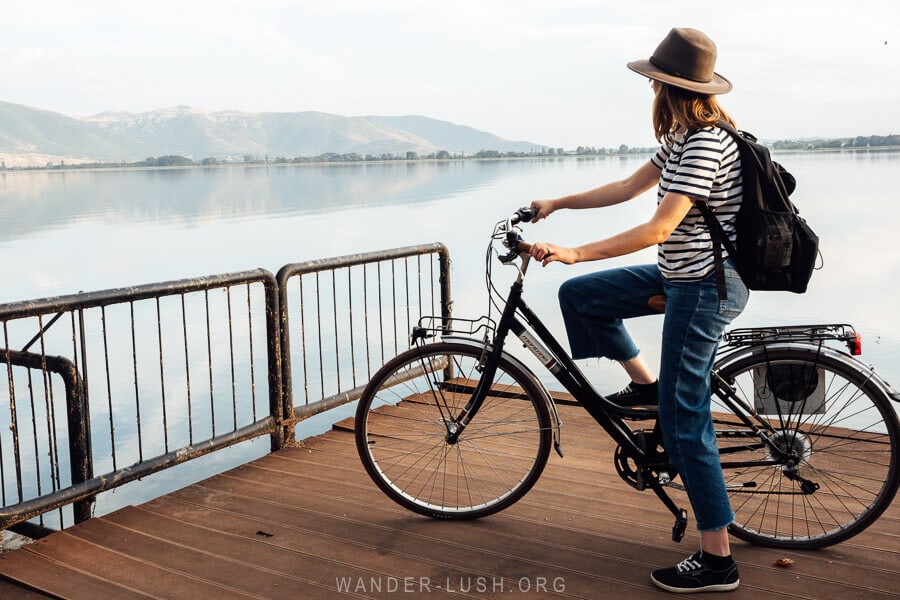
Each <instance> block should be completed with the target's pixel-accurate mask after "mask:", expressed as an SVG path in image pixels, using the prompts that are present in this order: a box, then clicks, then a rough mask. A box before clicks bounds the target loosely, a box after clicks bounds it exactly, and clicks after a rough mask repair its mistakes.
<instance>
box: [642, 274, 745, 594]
mask: <svg viewBox="0 0 900 600" xmlns="http://www.w3.org/2000/svg"><path fill="white" fill-rule="evenodd" d="M726 287H727V291H728V299H727V300H725V301H720V300H719V298H718V293H717V290H716V284H715V275H713V276H712V277H711V278H707V279H705V280H704V281H702V282H695V283H686V284H685V283H677V282H667V285H666V320H665V323H664V325H663V349H662V359H661V365H660V377H659V385H660V398H659V424H660V427H661V430H662V434H663V445H664V446H665V448H666V453H667V455H668V457H669V460H670V461H671V462H672V464H673V465H674V466H675V468H676V469H677V470H678V473H679V475H680V477H681V480H682V483H683V484H684V487H685V489H686V490H687V494H688V499H689V500H690V502H691V507H692V508H693V511H694V518H695V519H696V522H697V528H698V529H699V530H700V546H701V550H700V551H699V552H697V553H696V554H694V555H692V556H690V557H689V558H687V559H686V560H683V561H682V562H680V563H678V564H677V565H675V566H674V567H670V568H667V569H658V570H656V571H654V572H653V574H652V575H651V580H652V581H653V583H654V584H656V585H657V586H658V587H660V588H662V589H665V590H668V591H671V592H697V591H728V590H733V589H735V588H737V587H738V585H739V584H740V576H739V574H738V569H737V565H736V564H735V563H734V560H733V559H732V557H731V548H730V545H729V543H728V530H727V529H726V528H727V526H728V524H729V523H731V521H732V520H734V513H733V512H732V510H731V503H730V502H729V498H728V492H727V490H726V488H725V481H724V477H723V476H722V466H721V464H720V460H719V452H718V448H717V445H716V434H715V429H714V427H713V422H712V414H711V412H710V405H711V390H710V377H709V375H710V371H711V369H712V365H713V362H714V361H715V355H716V350H717V349H718V345H719V339H720V337H721V335H722V333H723V332H724V330H725V327H727V325H728V324H729V323H730V322H731V320H732V319H734V317H735V316H737V315H738V314H739V313H740V312H741V310H743V308H744V305H745V304H746V302H747V297H748V294H747V288H746V287H744V285H743V283H742V282H741V280H740V278H739V277H738V276H737V273H735V272H734V271H733V270H731V269H726Z"/></svg>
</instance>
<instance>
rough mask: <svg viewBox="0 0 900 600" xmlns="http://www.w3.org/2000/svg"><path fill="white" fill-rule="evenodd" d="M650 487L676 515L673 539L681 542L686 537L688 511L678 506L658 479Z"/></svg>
mask: <svg viewBox="0 0 900 600" xmlns="http://www.w3.org/2000/svg"><path fill="white" fill-rule="evenodd" d="M650 487H651V488H652V489H653V492H654V493H655V494H656V495H657V497H658V498H659V499H660V500H662V503H663V504H665V505H666V508H668V509H669V512H671V513H672V514H673V515H675V525H673V526H672V541H673V542H680V541H681V539H682V538H683V537H684V532H685V531H686V530H687V524H688V514H687V511H686V510H685V509H683V508H678V506H676V504H675V502H674V501H673V500H672V499H671V498H670V497H669V495H668V494H667V493H666V490H664V489H663V486H662V484H661V483H660V482H658V481H656V482H654V483H653V484H652V485H651V486H650Z"/></svg>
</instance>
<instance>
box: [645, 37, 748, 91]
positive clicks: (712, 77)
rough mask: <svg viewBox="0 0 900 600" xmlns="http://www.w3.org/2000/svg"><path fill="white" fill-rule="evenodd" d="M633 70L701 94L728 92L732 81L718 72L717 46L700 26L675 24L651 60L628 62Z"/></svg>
mask: <svg viewBox="0 0 900 600" xmlns="http://www.w3.org/2000/svg"><path fill="white" fill-rule="evenodd" d="M628 68H629V69H631V70H632V71H635V72H637V73H640V74H641V75H646V76H647V77H650V78H651V79H656V80H657V81H662V82H663V83H667V84H669V85H674V86H675V87H680V88H683V89H686V90H690V91H692V92H698V93H701V94H724V93H726V92H729V91H731V82H730V81H728V80H727V79H725V78H724V77H722V76H721V75H719V74H718V73H716V72H715V71H714V69H715V68H716V45H715V43H713V41H712V40H711V39H709V37H707V36H706V34H704V33H703V32H701V31H697V30H696V29H688V28H686V27H675V28H674V29H672V31H670V32H669V34H668V35H667V36H666V37H665V39H663V41H661V42H660V43H659V46H657V47H656V50H654V51H653V56H651V57H650V58H649V59H648V60H635V61H632V62H630V63H628Z"/></svg>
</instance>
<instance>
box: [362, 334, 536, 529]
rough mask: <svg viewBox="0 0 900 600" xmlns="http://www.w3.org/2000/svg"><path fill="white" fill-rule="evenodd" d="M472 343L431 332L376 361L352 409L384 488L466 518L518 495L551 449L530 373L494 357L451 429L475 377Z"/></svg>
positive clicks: (413, 503) (426, 511)
mask: <svg viewBox="0 0 900 600" xmlns="http://www.w3.org/2000/svg"><path fill="white" fill-rule="evenodd" d="M482 354H483V353H482V351H481V349H480V348H478V347H475V346H473V345H470V344H465V343H459V342H438V343H434V344H428V345H425V346H421V347H415V348H412V349H410V350H408V351H406V352H404V353H403V354H400V355H399V356H397V357H396V358H394V359H392V360H391V361H389V362H388V363H387V364H385V365H384V367H382V368H381V369H380V370H379V371H378V372H377V373H376V374H375V376H374V377H373V378H372V380H371V381H370V382H369V384H368V385H367V386H366V389H365V391H364V392H363V395H362V398H360V400H359V405H358V406H357V410H356V423H355V435H356V448H357V451H358V452H359V456H360V458H361V459H362V462H363V465H364V466H365V468H366V471H367V472H368V473H369V476H371V478H372V480H373V481H374V482H375V483H376V484H377V485H378V487H379V488H381V490H382V491H384V492H385V493H386V494H387V495H388V496H389V497H390V498H392V499H393V500H395V501H396V502H397V503H399V504H400V505H402V506H404V507H406V508H408V509H410V510H412V511H415V512H417V513H420V514H423V515H427V516H430V517H435V518H446V519H474V518H477V517H482V516H485V515H489V514H492V513H495V512H497V511H500V510H502V509H504V508H506V507H508V506H510V505H511V504H513V503H514V502H516V501H517V500H519V499H520V498H521V497H522V496H524V495H525V493H526V492H527V491H528V490H529V489H530V488H531V486H532V485H534V483H535V482H536V481H537V479H538V477H539V476H540V474H541V472H542V471H543V469H544V465H545V464H546V463H547V459H548V456H549V453H550V445H551V443H552V422H551V418H550V411H549V409H548V407H547V404H546V401H545V399H544V396H543V394H542V393H541V391H540V389H539V387H538V384H537V383H536V382H535V380H534V376H533V375H531V374H530V373H528V372H527V371H525V370H523V369H521V368H520V367H519V366H517V365H516V364H515V363H513V362H512V361H510V360H508V359H506V358H501V360H500V363H499V364H498V367H497V373H496V375H495V376H494V380H493V383H492V385H491V388H490V392H489V393H488V395H487V397H486V398H485V399H484V403H483V404H482V405H481V407H480V408H479V409H478V412H477V413H476V414H475V416H474V418H473V419H472V420H471V422H469V423H468V425H466V426H465V428H464V429H463V431H462V433H461V434H460V435H459V436H458V438H456V437H455V436H453V435H451V431H453V430H454V428H456V427H457V421H456V419H457V418H458V417H459V415H460V413H461V412H462V411H463V410H465V408H466V406H467V404H468V403H469V401H470V400H471V398H472V392H473V391H474V389H475V386H476V385H477V384H478V381H479V379H480V378H481V371H482V366H483V358H484V357H483V356H482Z"/></svg>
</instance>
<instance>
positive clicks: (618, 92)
mask: <svg viewBox="0 0 900 600" xmlns="http://www.w3.org/2000/svg"><path fill="white" fill-rule="evenodd" d="M723 11H724V9H723ZM727 12H728V14H727V16H726V15H724V14H723V15H719V14H710V13H709V10H708V9H707V8H706V7H703V6H687V7H680V8H679V9H678V12H677V13H675V12H674V11H673V10H672V9H671V8H670V7H669V5H668V4H664V3H663V2H662V1H661V0H653V1H648V2H643V3H640V4H628V5H621V4H620V3H618V2H611V1H606V2H603V1H599V2H598V1H586V0H565V1H563V2H560V3H557V4H554V5H552V6H550V5H547V4H546V3H545V2H539V1H537V0H520V1H517V2H511V1H508V2H507V1H503V0H498V1H496V2H492V3H487V4H486V3H483V2H479V1H476V0H460V2H458V3H454V4H453V5H442V4H425V5H423V4H421V3H417V2H413V1H412V0H385V1H381V2H377V3H371V2H363V1H362V0H348V1H347V2H345V3H341V4H340V5H334V6H332V5H328V6H326V5H320V4H319V3H309V2H299V3H296V2H287V1H286V0H261V1H260V2H257V3H254V4H253V6H249V5H243V4H240V3H236V2H235V3H231V2H224V3H223V2H212V0H198V1H196V2H192V3H187V4H185V3H181V2H178V3H176V2H174V1H173V0H160V2H158V3H156V4H155V9H154V10H153V11H151V12H148V11H146V10H145V9H144V8H143V7H141V6H138V5H131V4H124V5H123V4H121V3H117V2H112V1H111V0H84V2H81V3H77V4H72V3H64V2H60V1H58V0H51V1H50V2H49V6H48V4H47V3H43V4H40V5H35V4H26V5H23V6H22V7H17V9H16V11H11V14H9V15H6V17H5V18H4V20H3V22H2V23H0V49H2V50H3V51H4V54H5V55H6V56H8V57H9V60H8V61H7V64H6V67H7V76H6V77H5V81H6V82H7V89H6V90H3V91H0V96H3V97H5V98H7V99H8V101H9V102H11V103H15V104H22V105H25V106H30V107H35V108H40V109H42V110H48V111H51V112H56V113H60V114H64V115H72V116H91V115H99V114H103V113H116V112H127V113H135V114H139V113H143V112H151V111H153V110H158V109H164V108H169V107H177V106H188V107H192V108H196V109H199V110H204V111H208V112H211V113H216V112H224V111H237V112H247V113H269V112H281V113H285V112H287V113H293V112H320V113H325V114H334V115H346V116H373V115H378V116H405V115H421V116H427V117H428V118H432V119H436V120H440V121H446V122H450V123H454V124H459V125H464V126H467V127H472V128H474V129H477V130H479V131H485V132H490V133H492V134H494V135H497V136H499V137H502V138H504V139H507V140H528V141H530V142H532V143H535V144H540V145H546V146H558V147H565V148H569V147H572V148H574V147H577V146H579V145H582V146H606V147H608V146H612V145H616V144H626V145H628V146H646V145H652V144H654V143H655V142H654V141H653V136H652V129H651V127H650V123H649V120H650V119H649V115H650V104H651V101H652V98H651V95H650V93H649V92H648V90H647V85H646V83H645V80H644V78H642V77H640V76H636V74H635V73H632V72H630V71H628V69H627V68H626V67H625V63H627V62H628V61H630V60H634V59H637V58H646V57H647V56H649V55H650V54H651V53H652V51H653V49H654V48H655V46H656V44H658V43H659V41H660V40H661V39H662V38H663V36H664V35H665V34H666V33H667V32H668V30H669V29H670V28H671V27H672V26H690V27H695V28H698V29H700V30H702V31H704V32H705V33H707V34H708V35H710V37H712V38H713V40H714V41H715V42H716V44H717V46H718V63H717V68H716V70H717V72H719V73H722V74H723V75H725V76H726V77H728V78H729V79H730V80H731V81H733V82H734V84H735V89H734V91H732V92H731V93H730V94H728V95H727V96H724V97H723V99H722V104H723V106H724V107H725V108H726V110H728V112H729V113H730V114H731V115H732V116H733V117H735V119H736V120H737V122H738V124H739V125H740V126H741V127H742V128H744V129H747V130H749V131H753V132H754V133H756V134H757V135H758V136H759V137H760V138H766V139H774V138H791V139H793V138H797V139H800V138H809V137H816V136H824V137H828V138H841V137H853V136H856V135H886V134H892V133H895V132H897V131H898V130H900V114H898V111H897V110H896V106H897V105H898V102H900V78H897V77H896V76H893V77H891V76H888V74H890V73H897V72H900V51H898V45H900V43H898V42H897V40H896V38H893V39H892V34H894V33H895V32H896V31H897V30H898V26H900V11H898V10H896V7H895V4H894V3H893V2H892V1H889V0H859V1H857V2H855V3H852V4H848V3H846V2H838V1H837V0H823V1H819V2H813V1H811V0H800V1H796V2H792V3H789V4H784V3H782V2H778V1H776V0H768V1H764V2H760V3H757V4H756V5H754V6H753V7H752V8H746V7H744V6H741V5H735V6H729V7H728V10H727ZM173 14H176V15H177V18H175V19H173V18H172V15H173ZM676 14H677V17H676V16H674V15H676Z"/></svg>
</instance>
